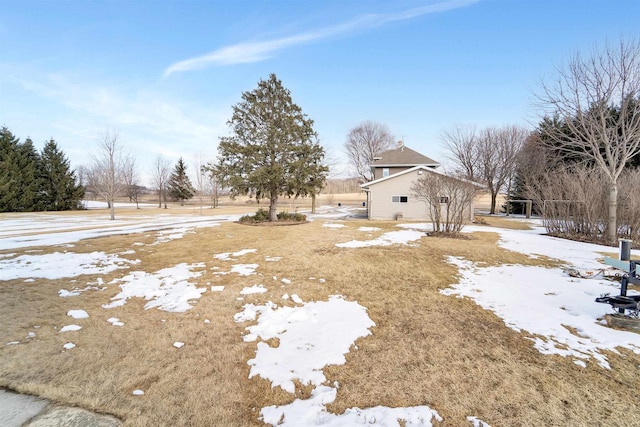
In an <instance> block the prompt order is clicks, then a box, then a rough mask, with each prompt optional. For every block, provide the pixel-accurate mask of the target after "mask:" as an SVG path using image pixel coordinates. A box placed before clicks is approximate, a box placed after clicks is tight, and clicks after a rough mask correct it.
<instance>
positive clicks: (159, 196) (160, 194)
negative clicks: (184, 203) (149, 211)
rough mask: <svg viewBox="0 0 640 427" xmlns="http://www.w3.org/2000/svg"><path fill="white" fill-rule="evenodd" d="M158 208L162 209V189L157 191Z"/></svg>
mask: <svg viewBox="0 0 640 427" xmlns="http://www.w3.org/2000/svg"><path fill="white" fill-rule="evenodd" d="M158 207H159V208H161V207H162V189H160V190H158Z"/></svg>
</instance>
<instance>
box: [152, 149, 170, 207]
mask: <svg viewBox="0 0 640 427" xmlns="http://www.w3.org/2000/svg"><path fill="white" fill-rule="evenodd" d="M170 174H171V164H170V163H169V160H167V159H165V158H164V157H163V156H162V155H161V154H158V155H157V156H156V158H155V160H154V162H153V170H152V171H151V179H152V180H153V185H154V186H155V187H156V188H157V189H158V207H159V208H161V207H162V200H163V196H164V207H165V209H166V208H167V183H168V181H169V175H170Z"/></svg>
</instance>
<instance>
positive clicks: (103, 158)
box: [87, 131, 131, 220]
mask: <svg viewBox="0 0 640 427" xmlns="http://www.w3.org/2000/svg"><path fill="white" fill-rule="evenodd" d="M98 150H99V152H98V154H96V155H94V156H92V159H93V161H92V164H91V166H90V167H89V169H88V171H87V183H88V184H89V185H90V186H91V188H92V189H93V191H95V193H96V194H97V195H98V196H99V197H102V198H103V199H105V201H106V202H107V204H108V205H109V213H110V218H111V219H112V220H113V219H115V199H116V197H118V196H121V195H123V194H124V193H125V189H126V185H127V184H126V180H125V170H126V166H127V164H128V162H130V161H131V160H130V158H129V157H128V156H126V155H124V154H123V152H122V145H121V144H120V140H119V137H118V133H117V132H115V131H106V132H105V133H104V134H103V135H101V136H100V138H99V139H98Z"/></svg>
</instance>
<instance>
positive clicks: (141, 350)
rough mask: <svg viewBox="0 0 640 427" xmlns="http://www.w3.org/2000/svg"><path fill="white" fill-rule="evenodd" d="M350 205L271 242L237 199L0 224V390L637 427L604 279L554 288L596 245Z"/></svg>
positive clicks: (241, 412)
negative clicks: (412, 219) (454, 228)
mask: <svg viewBox="0 0 640 427" xmlns="http://www.w3.org/2000/svg"><path fill="white" fill-rule="evenodd" d="M362 197H363V195H361V194H355V195H349V196H346V195H341V196H337V195H336V196H334V197H333V199H331V200H327V199H325V198H323V197H321V198H320V203H319V206H327V205H330V206H332V208H326V207H325V208H322V209H319V211H318V213H317V215H315V216H314V215H309V217H310V219H311V220H312V221H311V222H309V223H306V224H302V225H295V226H285V227H251V226H244V225H240V224H237V223H234V222H233V220H234V219H235V218H237V217H238V216H239V215H241V214H243V213H246V212H251V211H253V210H255V209H256V207H257V205H256V204H255V203H247V202H246V200H240V199H239V200H236V201H234V202H231V203H224V206H222V207H220V208H218V209H204V210H203V214H201V213H200V209H199V207H198V206H197V205H195V204H194V203H193V202H191V203H189V204H188V205H187V206H184V207H180V206H176V205H175V204H172V205H171V208H170V209H167V210H164V209H157V208H153V209H152V208H145V209H140V210H136V209H133V208H118V205H117V204H116V221H114V222H110V221H108V220H107V211H106V210H90V211H81V212H73V213H42V214H20V215H18V214H4V215H0V224H1V225H0V324H2V328H0V386H3V387H8V388H10V389H14V390H17V391H20V392H23V393H31V394H35V395H38V396H42V397H45V398H48V399H52V400H54V401H56V402H60V403H63V404H66V405H75V406H80V407H83V408H87V409H90V410H94V411H98V412H104V413H109V414H113V415H115V416H117V417H119V418H121V419H123V420H124V423H125V425H126V426H158V425H175V426H258V425H264V422H263V421H268V420H270V419H271V420H274V419H275V420H276V421H273V422H271V423H272V424H277V423H278V422H279V421H282V422H283V423H284V424H283V425H311V424H312V423H317V425H322V423H321V422H320V420H325V422H326V421H327V420H333V421H332V422H336V423H341V424H340V425H353V424H355V423H356V421H357V422H360V423H361V422H364V421H366V422H367V423H368V424H369V425H371V424H373V425H388V424H382V421H381V420H382V419H383V416H390V415H389V414H391V413H393V412H392V408H395V410H397V411H399V412H397V413H399V414H403V415H402V416H399V417H400V418H402V417H403V416H404V417H408V416H409V414H418V415H415V416H416V417H418V418H419V419H420V420H422V421H421V422H422V424H415V425H430V424H427V422H430V423H432V424H433V425H442V426H471V425H472V424H471V422H470V421H469V419H468V417H477V419H478V420H482V421H484V422H486V423H488V424H489V425H492V426H494V427H496V426H532V425H535V426H551V425H558V426H560V425H562V426H569V425H570V426H593V425H602V426H605V425H606V426H631V425H640V413H639V412H638V410H637V408H638V405H640V400H639V396H640V395H639V394H638V389H639V386H640V375H638V366H640V335H637V334H632V333H623V332H620V331H614V330H611V329H608V328H605V327H604V326H602V325H599V324H598V323H597V322H598V318H600V317H601V314H602V313H605V312H607V311H608V306H605V305H602V304H596V303H595V302H593V299H594V298H595V296H597V295H598V294H599V293H600V292H601V291H602V290H607V289H609V290H611V291H612V292H615V290H616V287H615V286H616V285H615V284H610V283H607V282H605V281H602V280H586V279H585V280H576V279H571V278H569V277H567V276H566V275H564V274H563V273H562V269H563V267H564V266H566V265H569V264H570V265H573V266H574V267H575V268H587V267H591V268H597V267H598V266H599V265H600V264H599V263H598V261H597V260H598V258H600V257H602V253H603V252H615V249H610V250H609V249H607V248H602V247H597V246H594V245H586V244H582V243H576V242H564V241H561V240H559V239H551V238H548V237H545V236H541V235H540V234H539V232H534V231H531V229H530V228H531V224H529V223H526V222H524V221H521V220H509V219H505V218H496V217H487V218H486V221H485V222H486V223H487V225H486V226H481V225H474V226H470V227H469V228H468V230H469V231H470V233H468V234H466V237H465V238H461V239H443V238H436V237H427V236H426V234H425V233H424V231H425V230H428V229H429V226H428V225H427V224H418V223H406V224H399V223H397V222H391V221H388V222H371V221H367V220H353V219H347V217H348V216H350V215H352V214H353V213H354V212H357V209H361V201H362ZM285 200H286V199H285ZM338 203H340V204H341V205H342V206H341V207H340V208H338V206H337V204H338ZM309 205H310V200H308V199H301V200H296V201H293V202H290V201H288V200H286V202H284V203H282V204H281V205H280V207H281V208H282V209H286V210H295V209H303V208H304V209H308V206H309ZM265 206H266V205H265ZM399 225H401V226H402V227H399ZM635 255H638V254H635ZM637 291H638V290H637V289H632V292H637ZM592 294H594V295H592ZM336 296H339V297H336ZM460 296H464V298H460ZM70 310H84V311H86V313H87V314H88V316H89V317H88V318H83V316H78V314H77V312H71V314H72V315H75V316H78V318H74V317H73V316H70V315H69V313H70ZM331 310H335V311H331ZM114 319H115V320H114ZM318 319H321V320H318ZM67 325H78V326H81V329H80V330H77V331H70V332H60V330H61V328H62V327H64V326H67ZM247 328H251V329H247ZM323 337H324V338H323ZM323 340H324V341H323ZM68 343H72V344H73V345H75V347H73V348H69V349H65V348H64V347H63V346H65V345H66V344H68ZM179 343H183V344H184V345H183V346H181V345H180V344H179ZM345 343H346V344H345ZM341 345H343V346H344V347H340V346H341ZM336 352H337V353H336ZM341 358H342V361H341V360H340V359H341ZM314 362H317V363H319V365H317V364H316V365H314V364H313V363H314ZM282 368H284V369H282ZM250 376H251V377H250ZM323 378H324V379H323ZM276 384H277V385H276ZM289 387H292V389H289ZM134 390H142V391H144V395H142V396H134V395H133V391H134ZM287 390H288V391H287ZM291 391H293V392H291ZM320 392H323V393H325V394H324V395H322V396H324V397H322V396H320V395H319V393H320ZM332 393H333V394H335V400H333V402H332V403H329V402H331V400H330V399H328V398H327V396H330V395H332ZM319 396H320V397H322V398H323V399H328V400H326V401H324V403H322V399H320V397H319ZM314 399H315V400H314ZM350 408H361V409H362V410H363V411H361V412H358V411H353V410H352V411H351V412H350V411H349V409H350ZM367 411H368V412H367ZM412 411H413V412H412ZM432 411H437V414H439V415H438V416H439V417H441V419H442V421H438V418H437V417H436V416H433V418H432V415H433V412H432ZM358 414H360V415H358ZM269 417H272V418H269ZM305 417H306V418H305ZM341 417H342V418H341ZM349 417H351V418H349ZM358 417H359V418H358ZM392 418H393V417H392ZM418 418H416V419H418ZM405 419H406V418H405ZM341 420H342V421H341ZM336 425H338V424H336Z"/></svg>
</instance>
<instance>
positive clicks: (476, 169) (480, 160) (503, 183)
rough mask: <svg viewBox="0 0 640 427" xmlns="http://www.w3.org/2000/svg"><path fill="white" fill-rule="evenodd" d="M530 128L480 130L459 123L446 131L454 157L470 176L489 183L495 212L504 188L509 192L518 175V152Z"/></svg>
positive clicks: (448, 145)
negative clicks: (516, 173) (516, 171)
mask: <svg viewBox="0 0 640 427" xmlns="http://www.w3.org/2000/svg"><path fill="white" fill-rule="evenodd" d="M528 136H529V131H527V130H526V129H524V128H522V127H519V126H504V127H501V128H493V127H490V128H485V129H482V130H480V131H476V130H475V129H473V128H470V127H462V126H459V127H457V128H455V129H453V130H451V131H448V132H445V133H444V134H443V140H444V143H445V146H446V147H447V148H448V149H449V151H450V158H451V159H452V160H454V161H455V162H456V168H457V170H458V171H459V172H460V173H461V174H462V175H463V176H464V177H465V178H467V179H469V180H472V181H477V182H481V183H483V184H484V185H486V186H487V189H488V190H489V193H490V195H491V210H490V213H491V214H495V213H496V200H497V197H498V193H500V191H507V190H508V189H509V186H510V184H511V181H512V180H513V178H514V175H515V170H516V165H517V158H518V153H519V152H520V150H521V148H522V146H523V144H524V141H525V140H526V139H527V137H528Z"/></svg>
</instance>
